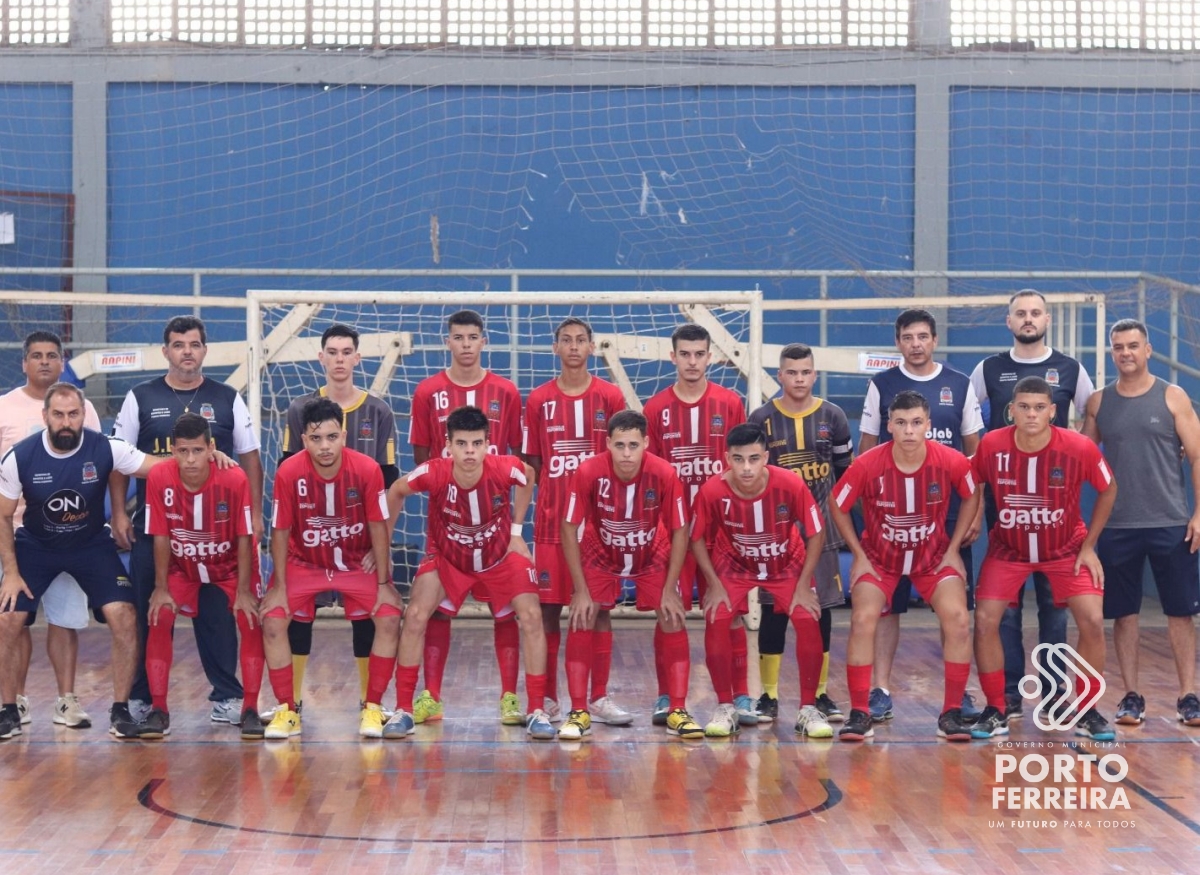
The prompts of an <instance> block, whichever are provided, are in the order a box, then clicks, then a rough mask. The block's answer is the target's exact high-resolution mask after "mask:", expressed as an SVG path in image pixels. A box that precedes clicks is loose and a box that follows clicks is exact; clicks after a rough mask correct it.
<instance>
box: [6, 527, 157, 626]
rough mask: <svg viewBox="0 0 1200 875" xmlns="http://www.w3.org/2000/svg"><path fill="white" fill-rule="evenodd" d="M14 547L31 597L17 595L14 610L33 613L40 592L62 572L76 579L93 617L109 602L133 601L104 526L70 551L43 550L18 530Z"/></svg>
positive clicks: (114, 548) (131, 593) (127, 582)
mask: <svg viewBox="0 0 1200 875" xmlns="http://www.w3.org/2000/svg"><path fill="white" fill-rule="evenodd" d="M16 548H17V550H16V552H17V568H18V569H19V570H20V572H21V577H22V578H23V579H24V581H25V585H26V586H27V587H29V591H30V592H32V593H33V598H32V599H31V598H29V597H28V596H26V595H25V593H20V594H18V595H17V604H16V607H15V608H14V610H17V611H28V612H29V613H30V614H31V615H32V614H35V613H37V609H38V605H39V604H40V603H41V600H42V595H43V594H44V593H45V592H46V590H47V589H49V588H50V584H51V583H52V582H53V580H54V578H56V577H57V576H58V575H59V574H60V573H61V572H63V571H65V572H67V573H68V574H70V575H71V576H72V577H74V578H75V580H76V581H78V583H79V588H80V589H82V590H83V592H84V594H85V595H86V596H87V600H88V607H89V608H91V610H92V611H94V612H96V614H97V616H98V615H99V612H100V609H101V608H103V607H104V606H105V605H108V604H112V603H113V602H129V603H130V604H133V600H134V596H133V585H132V584H131V583H130V582H129V575H128V573H127V572H126V571H125V566H124V565H122V564H121V560H120V558H119V557H118V556H117V545H116V544H114V543H113V539H112V536H111V535H109V533H108V530H107V529H106V530H105V531H104V532H102V533H100V534H99V535H97V536H96V537H94V538H92V539H91V540H90V541H86V542H84V543H82V544H80V545H79V546H78V547H75V548H73V549H70V550H61V549H47V548H45V547H42V546H41V545H39V544H37V543H36V542H35V541H34V540H33V539H32V538H29V537H21V534H20V533H19V532H18V534H17V539H16Z"/></svg>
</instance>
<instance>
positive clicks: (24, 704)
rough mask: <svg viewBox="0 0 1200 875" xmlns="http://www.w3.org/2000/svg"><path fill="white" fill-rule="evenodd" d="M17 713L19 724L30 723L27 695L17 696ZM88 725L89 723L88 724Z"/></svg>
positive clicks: (31, 718) (31, 719) (31, 720)
mask: <svg viewBox="0 0 1200 875" xmlns="http://www.w3.org/2000/svg"><path fill="white" fill-rule="evenodd" d="M17 713H18V714H20V715H21V725H22V726H24V725H25V724H26V723H32V722H33V717H32V716H31V715H30V713H29V697H28V696H17ZM88 725H89V726H90V725H91V724H88ZM81 728H82V727H81Z"/></svg>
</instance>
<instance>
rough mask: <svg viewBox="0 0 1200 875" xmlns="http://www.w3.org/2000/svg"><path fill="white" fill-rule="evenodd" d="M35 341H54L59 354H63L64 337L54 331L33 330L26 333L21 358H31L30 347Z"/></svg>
mask: <svg viewBox="0 0 1200 875" xmlns="http://www.w3.org/2000/svg"><path fill="white" fill-rule="evenodd" d="M35 343H53V344H54V345H55V346H57V347H58V354H59V355H62V338H61V337H59V336H58V335H57V334H55V333H54V332H53V331H31V332H29V333H28V334H26V335H25V342H24V343H23V344H21V358H29V347H31V346H33V345H34V344H35Z"/></svg>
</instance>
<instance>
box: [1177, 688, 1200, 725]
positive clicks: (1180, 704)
mask: <svg viewBox="0 0 1200 875" xmlns="http://www.w3.org/2000/svg"><path fill="white" fill-rule="evenodd" d="M1175 716H1176V717H1177V718H1179V722H1180V723H1182V724H1183V725H1184V726H1200V698H1197V697H1196V694H1195V693H1188V694H1187V695H1186V696H1184V697H1183V698H1182V699H1179V700H1178V701H1177V702H1176V703H1175Z"/></svg>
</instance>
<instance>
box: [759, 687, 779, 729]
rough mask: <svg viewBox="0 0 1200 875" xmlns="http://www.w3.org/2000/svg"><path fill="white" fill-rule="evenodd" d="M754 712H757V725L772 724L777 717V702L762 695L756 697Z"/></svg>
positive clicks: (764, 694)
mask: <svg viewBox="0 0 1200 875" xmlns="http://www.w3.org/2000/svg"><path fill="white" fill-rule="evenodd" d="M754 710H756V711H758V722H759V723H774V722H775V720H776V718H777V717H779V700H778V699H772V698H771V697H770V696H768V695H767V694H766V693H763V694H762V695H761V696H759V697H758V703H757V704H756V705H755V706H754Z"/></svg>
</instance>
